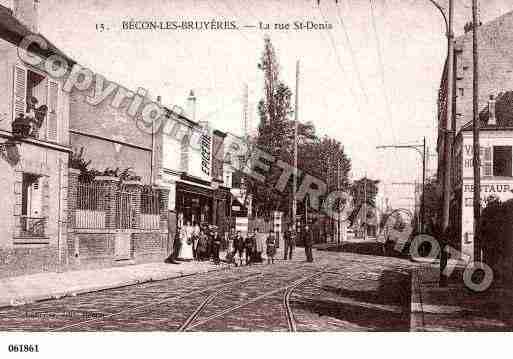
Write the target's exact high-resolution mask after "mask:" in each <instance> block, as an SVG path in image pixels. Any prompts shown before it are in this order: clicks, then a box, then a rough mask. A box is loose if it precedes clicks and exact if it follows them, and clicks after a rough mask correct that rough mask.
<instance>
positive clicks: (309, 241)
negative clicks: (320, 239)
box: [303, 229, 314, 247]
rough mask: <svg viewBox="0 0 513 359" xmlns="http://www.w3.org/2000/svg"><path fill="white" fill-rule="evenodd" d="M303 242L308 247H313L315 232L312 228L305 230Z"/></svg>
mask: <svg viewBox="0 0 513 359" xmlns="http://www.w3.org/2000/svg"><path fill="white" fill-rule="evenodd" d="M303 243H304V245H305V246H307V247H311V246H313V244H314V240H313V233H312V230H311V229H308V230H305V231H303Z"/></svg>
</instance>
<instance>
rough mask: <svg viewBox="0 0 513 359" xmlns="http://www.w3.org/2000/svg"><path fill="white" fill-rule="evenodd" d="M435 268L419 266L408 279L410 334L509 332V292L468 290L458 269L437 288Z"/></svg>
mask: <svg viewBox="0 0 513 359" xmlns="http://www.w3.org/2000/svg"><path fill="white" fill-rule="evenodd" d="M438 278H439V269H438V267H436V266H432V265H428V264H422V265H421V266H419V267H417V268H415V269H413V271H412V280H411V285H412V288H411V323H410V330H411V331H511V330H513V301H512V299H513V290H511V289H504V288H493V287H491V288H490V289H488V290H486V291H484V292H481V293H477V292H473V291H472V290H470V289H468V288H467V287H466V286H465V284H464V282H463V278H462V269H459V270H455V273H453V275H452V276H451V278H450V279H449V281H448V286H447V287H446V288H440V287H439V285H438Z"/></svg>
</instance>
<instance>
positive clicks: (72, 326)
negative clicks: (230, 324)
mask: <svg viewBox="0 0 513 359" xmlns="http://www.w3.org/2000/svg"><path fill="white" fill-rule="evenodd" d="M262 274H263V273H261V272H260V273H256V274H252V275H249V276H247V277H245V278H243V279H238V280H235V281H231V282H228V283H220V284H216V285H213V286H210V287H207V288H203V289H199V290H193V291H191V292H188V293H185V294H181V295H178V296H174V297H170V298H165V299H163V300H159V301H156V302H151V303H147V304H144V305H139V306H136V307H131V308H128V309H125V310H121V311H118V312H116V313H111V314H108V315H105V316H102V317H99V318H94V319H89V320H84V321H80V322H78V323H73V324H68V325H65V326H62V327H59V328H55V329H52V330H49V331H50V332H59V331H65V330H69V329H76V328H79V327H81V326H84V325H90V324H93V323H99V322H102V321H105V320H106V319H112V318H113V317H117V316H120V315H122V314H129V313H134V312H137V311H140V310H142V309H148V308H151V307H154V306H158V305H161V304H170V303H173V302H176V301H179V300H182V299H185V298H187V297H190V296H194V295H201V294H204V293H208V292H209V291H212V290H216V289H218V288H220V289H219V290H218V291H217V292H216V293H217V294H219V293H220V292H222V288H224V287H229V286H233V285H235V284H237V283H241V282H245V281H248V280H251V279H254V278H257V277H259V276H262ZM211 296H212V295H211ZM211 296H209V297H208V298H210V297H211ZM208 298H207V299H208ZM214 298H215V296H214V297H213V298H212V299H214ZM206 305H208V303H206V304H205V305H204V306H203V307H205V306H206ZM199 312H200V311H198V314H199Z"/></svg>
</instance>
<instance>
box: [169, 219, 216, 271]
mask: <svg viewBox="0 0 513 359" xmlns="http://www.w3.org/2000/svg"><path fill="white" fill-rule="evenodd" d="M221 241H222V240H221V236H220V234H219V231H218V229H217V227H214V226H208V225H207V224H204V225H201V226H200V225H199V224H197V223H196V224H195V225H194V226H193V225H191V224H190V223H188V222H187V223H185V225H183V226H180V227H178V229H177V231H176V236H175V240H174V242H173V250H172V253H171V255H170V256H169V257H168V258H167V259H166V262H167V263H177V262H178V261H190V260H198V261H205V260H213V261H214V263H215V264H219V263H220V262H221V259H220V257H219V252H220V250H221Z"/></svg>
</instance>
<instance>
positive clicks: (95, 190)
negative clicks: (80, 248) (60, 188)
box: [75, 182, 107, 229]
mask: <svg viewBox="0 0 513 359" xmlns="http://www.w3.org/2000/svg"><path fill="white" fill-rule="evenodd" d="M106 195H107V191H106V189H105V188H104V187H103V186H101V185H99V184H97V183H94V182H92V183H79V184H78V186H77V208H76V211H75V227H76V228H90V229H93V228H105V224H106V223H105V218H106V201H105V199H106Z"/></svg>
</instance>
